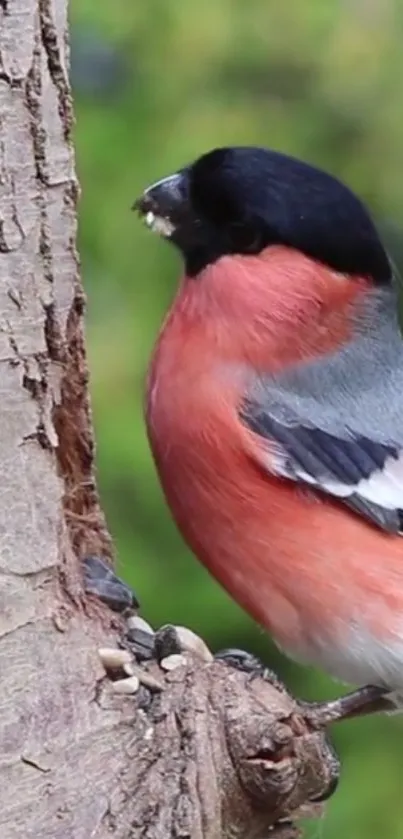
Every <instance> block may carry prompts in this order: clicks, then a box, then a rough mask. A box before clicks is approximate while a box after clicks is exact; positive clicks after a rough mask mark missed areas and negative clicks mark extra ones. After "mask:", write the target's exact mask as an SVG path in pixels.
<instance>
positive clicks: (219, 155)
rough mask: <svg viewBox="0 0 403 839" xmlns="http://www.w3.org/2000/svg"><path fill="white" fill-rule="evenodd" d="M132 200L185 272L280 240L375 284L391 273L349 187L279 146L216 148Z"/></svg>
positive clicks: (364, 212)
mask: <svg viewBox="0 0 403 839" xmlns="http://www.w3.org/2000/svg"><path fill="white" fill-rule="evenodd" d="M135 206H136V207H137V208H138V209H139V210H140V212H141V213H142V214H144V215H145V217H146V220H147V221H148V223H149V225H150V226H151V227H155V228H156V229H157V230H158V231H159V232H161V233H162V234H163V235H165V236H167V237H168V238H170V239H172V241H173V242H174V243H175V244H176V245H177V246H178V247H179V248H180V250H181V251H182V253H183V255H184V259H185V264H186V270H187V273H188V274H189V275H193V276H194V275H196V274H197V273H198V272H199V271H200V270H201V269H202V268H204V267H205V266H206V265H208V264H209V263H212V262H214V261H216V260H217V259H219V258H220V257H221V256H223V255H225V254H257V253H259V252H260V251H261V250H262V249H263V248H265V247H267V246H269V245H275V244H281V245H286V246H288V247H292V248H295V249H297V250H300V251H302V252H303V253H305V254H306V255H307V256H310V257H312V258H313V259H316V260H318V261H320V262H323V263H325V264H326V265H328V266H329V267H331V268H333V269H335V270H337V271H340V272H342V273H345V274H353V275H358V276H365V277H368V278H369V279H371V280H372V281H373V282H374V283H376V284H383V283H388V282H389V281H390V279H391V268H390V264H389V261H388V258H387V255H386V253H385V250H384V248H383V245H382V243H381V241H380V238H379V236H378V233H377V231H376V228H375V226H374V223H373V222H372V220H371V218H370V216H369V214H368V212H367V210H366V209H365V207H364V205H363V204H362V203H361V201H360V200H359V199H358V198H357V197H356V196H355V195H354V193H353V192H351V190H350V189H348V188H347V187H346V186H344V185H343V184H342V183H340V181H338V180H337V179H336V178H333V177H332V176H331V175H328V174H326V173H325V172H322V171H320V170H319V169H316V168H314V167H313V166H310V165H308V164H307V163H303V162H301V161H299V160H295V159H294V158H291V157H288V156H287V155H284V154H280V153H279V152H274V151H268V150H266V149H261V148H254V147H236V148H221V149H215V150H214V151H211V152H208V153H207V154H205V155H203V156H202V157H200V158H199V159H198V160H196V161H195V163H193V164H192V165H191V166H187V167H185V168H184V169H182V170H181V171H180V172H178V173H176V174H175V175H174V176H171V177H169V178H166V179H164V180H162V181H159V182H158V183H157V184H154V185H153V186H151V187H150V188H149V189H148V190H146V191H145V193H144V194H143V196H142V197H141V198H140V199H139V200H138V201H137V202H136V205H135ZM164 223H165V226H164Z"/></svg>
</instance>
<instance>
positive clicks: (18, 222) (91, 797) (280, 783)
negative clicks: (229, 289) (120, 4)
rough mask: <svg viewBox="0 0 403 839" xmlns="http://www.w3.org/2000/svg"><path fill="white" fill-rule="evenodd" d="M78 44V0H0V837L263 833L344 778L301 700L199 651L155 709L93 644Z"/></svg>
mask: <svg viewBox="0 0 403 839" xmlns="http://www.w3.org/2000/svg"><path fill="white" fill-rule="evenodd" d="M67 44H68V39H67V23H66V2H65V0H0V388H1V393H2V400H1V439H0V469H1V491H0V674H1V698H0V835H1V837H2V839H21V837H24V839H34V838H35V839H37V838H38V837H41V839H89V837H92V838H93V839H106V837H111V836H114V837H118V839H119V838H120V837H121V839H129V837H130V838H131V839H137V837H139V839H140V837H141V839H162V837H164V839H165V837H169V836H172V837H178V839H179V837H181V839H186V837H189V839H190V837H192V839H193V837H195V839H218V837H221V836H231V837H246V836H248V837H250V839H252V837H253V836H258V835H260V833H259V831H260V830H261V829H263V828H265V827H266V826H267V825H268V824H273V823H274V822H275V821H276V819H277V817H278V816H281V815H284V814H286V813H288V812H290V811H292V810H294V809H295V808H297V807H299V806H300V805H301V804H302V803H303V802H304V801H307V800H308V799H309V798H310V797H312V795H313V794H314V793H320V792H321V791H323V789H324V788H325V787H326V784H327V782H328V779H329V771H330V770H329V767H330V765H331V758H330V757H329V753H328V752H327V751H326V747H325V744H324V741H323V738H322V736H321V735H319V734H317V733H315V732H312V731H308V729H307V727H306V725H305V723H304V721H303V720H302V722H301V717H300V716H298V710H297V709H296V707H295V704H294V703H293V701H292V700H291V699H290V698H289V697H288V696H287V694H285V693H282V692H281V691H280V692H279V691H278V690H277V689H276V688H274V687H273V686H272V685H270V684H269V683H267V682H265V681H264V680H261V679H258V680H257V681H256V682H254V683H253V684H254V687H253V688H252V687H251V683H250V682H249V681H248V680H247V678H246V676H245V674H241V673H239V672H236V671H234V672H232V671H228V669H227V668H225V666H224V665H222V664H221V665H220V664H215V663H213V664H203V665H201V664H200V663H199V662H198V661H197V660H196V659H191V660H189V661H187V663H186V666H184V667H180V668H179V669H178V671H174V672H172V673H170V674H168V675H166V674H165V675H164V674H163V675H162V677H161V678H162V680H163V683H164V686H165V689H164V690H163V691H162V692H161V694H159V693H158V692H157V695H153V696H152V697H151V699H150V701H149V702H148V704H147V708H143V710H141V709H139V707H138V704H139V703H138V701H137V703H136V701H135V698H134V697H123V696H120V695H114V694H113V693H111V687H113V686H111V684H110V683H109V682H107V681H105V680H104V679H103V676H104V671H103V669H102V667H101V663H100V661H99V658H98V655H97V648H98V647H99V646H105V644H106V643H107V642H108V643H109V641H111V640H112V641H113V639H115V638H116V629H117V622H116V619H115V618H113V616H112V613H110V612H109V611H108V610H107V609H106V608H104V607H102V606H101V605H98V603H96V602H95V601H94V600H93V599H88V598H86V597H85V596H84V593H83V584H82V573H81V567H80V561H81V560H82V559H83V558H84V557H85V556H87V555H89V554H94V555H97V556H102V557H107V558H111V557H112V545H111V540H110V536H109V534H108V531H107V528H106V525H105V520H104V516H103V513H102V510H101V508H100V505H99V499H98V495H97V489H96V483H95V477H94V460H93V458H94V444H93V432H92V425H91V413H90V407H89V399H88V389H87V388H88V371H87V365H86V358H85V348H84V337H83V313H84V302H85V301H84V294H83V290H82V287H81V282H80V277H79V266H78V260H77V254H76V249H75V236H76V205H77V197H78V187H77V181H76V177H75V171H74V156H73V148H72V143H71V131H72V125H73V109H72V100H71V93H70V87H69V80H68V55H67V53H68V47H67ZM228 672H231V678H229V677H228ZM245 714H246V717H245ZM279 738H280V741H281V738H283V746H284V745H286V748H283V747H281V744H280V745H279V742H280V741H279ZM248 755H249V757H248ZM249 758H250V760H249ZM248 760H249V764H248ZM254 762H255V763H254ZM251 766H254V770H256V769H257V770H258V771H257V774H256V771H254V772H252V773H251ZM267 774H268V775H269V776H270V777H271V779H272V781H273V783H272V785H271V787H270V783H269V785H267V784H268V782H267V777H266V776H267ZM259 776H261V777H260V781H258V780H257V779H258V777H259ZM279 779H280V780H279ZM281 779H282V780H281ZM276 783H277V793H276ZM256 784H257V787H256ZM270 789H271V790H272V793H271V796H272V797H271V798H270V795H269V793H270ZM262 790H263V791H264V794H265V795H266V793H267V795H268V798H267V800H266V799H265V801H266V804H265V805H264V806H263V801H262V794H261V793H262ZM263 798H264V796H263ZM252 827H253V831H254V832H252ZM287 830H288V828H287Z"/></svg>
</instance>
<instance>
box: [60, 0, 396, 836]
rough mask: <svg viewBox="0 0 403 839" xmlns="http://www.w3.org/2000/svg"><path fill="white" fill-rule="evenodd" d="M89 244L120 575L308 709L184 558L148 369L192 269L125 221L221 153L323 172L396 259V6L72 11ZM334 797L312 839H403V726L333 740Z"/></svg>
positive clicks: (295, 675)
mask: <svg viewBox="0 0 403 839" xmlns="http://www.w3.org/2000/svg"><path fill="white" fill-rule="evenodd" d="M71 24H72V80H73V86H74V90H75V99H76V112H77V129H76V143H77V162H78V171H79V176H80V179H81V184H82V188H83V197H82V201H81V205H80V232H79V245H80V251H81V257H82V266H83V277H84V282H85V286H86V290H87V292H88V297H89V314H88V342H89V354H90V365H91V372H92V396H93V407H94V416H95V425H96V436H97V441H98V465H99V479H100V487H101V493H102V499H103V503H104V506H105V509H106V511H107V515H108V521H109V525H110V528H111V530H112V533H113V535H114V538H115V541H116V545H117V550H118V555H119V562H120V571H121V572H122V574H123V575H124V576H125V577H126V578H127V579H128V580H129V581H130V582H131V583H132V584H133V586H134V588H135V590H136V592H137V593H138V595H139V597H140V599H141V601H142V606H143V614H144V616H145V617H147V618H148V619H149V620H150V621H151V622H153V623H155V624H161V623H163V622H168V621H170V622H176V623H184V624H188V625H190V626H192V628H193V629H194V630H196V631H197V632H199V633H201V634H202V635H203V637H204V638H205V639H206V640H207V642H208V643H209V644H210V645H211V646H212V647H213V648H214V649H219V648H222V647H225V646H239V647H244V648H247V649H249V650H251V651H255V652H257V653H258V654H260V655H261V656H262V657H263V658H264V660H265V661H266V662H267V663H268V664H269V665H271V666H272V667H274V668H275V669H276V670H277V672H278V673H279V675H280V676H282V677H283V678H284V679H285V680H286V682H287V684H288V685H289V686H290V687H291V688H292V689H293V690H294V691H295V692H296V693H297V694H298V695H300V696H303V697H306V698H323V697H327V696H334V695H336V694H337V693H338V690H339V687H338V686H337V685H335V684H334V683H331V682H330V681H329V680H327V679H326V678H325V677H324V676H323V675H322V674H320V673H317V672H315V671H312V670H311V671H310V670H307V669H304V668H300V667H298V666H296V665H293V664H292V663H290V662H288V661H287V660H285V659H284V658H283V657H282V656H280V654H279V653H278V652H277V651H276V650H275V649H274V648H273V647H272V646H271V645H270V643H269V641H268V639H267V638H266V636H265V635H264V633H263V632H262V631H261V630H259V629H258V628H256V626H255V625H254V624H253V623H252V622H251V621H250V620H249V619H248V618H247V617H246V616H245V615H244V614H242V612H241V611H240V610H239V609H238V608H237V607H236V606H235V605H234V604H233V603H231V602H230V600H229V599H228V597H226V595H225V594H224V593H223V592H222V591H221V590H220V589H219V588H218V586H217V585H216V584H215V582H214V581H213V580H211V579H210V578H209V577H208V575H207V573H206V572H205V571H204V570H203V569H202V568H201V567H200V566H199V565H198V564H197V562H196V561H195V560H194V559H193V557H192V556H191V555H190V554H189V551H187V550H186V548H185V547H184V545H183V543H182V541H181V538H180V536H179V535H178V533H177V532H176V530H175V527H174V525H173V523H172V521H171V519H170V516H169V513H168V510H167V509H166V507H165V504H164V501H163V499H162V495H161V492H160V489H159V485H158V481H157V477H156V473H155V471H154V468H153V464H152V461H151V456H150V452H149V449H148V445H147V441H146V437H145V433H144V425H143V417H142V393H143V382H144V374H145V370H146V367H147V362H148V358H149V355H150V351H151V348H152V345H153V342H154V340H155V336H156V333H157V330H158V328H159V324H160V323H161V319H162V317H163V314H164V312H165V310H166V308H167V306H168V305H169V302H170V300H171V299H172V296H173V294H174V290H175V284H176V277H177V275H178V272H179V270H180V263H179V257H178V256H177V255H176V254H175V252H174V251H173V250H171V248H169V246H167V245H166V244H165V243H164V242H163V241H160V240H159V239H158V238H157V237H155V236H152V235H151V234H150V233H148V232H147V231H146V230H145V228H144V227H143V226H142V225H141V224H140V223H139V221H138V219H137V218H136V217H135V216H134V215H133V214H132V213H131V212H130V206H131V203H132V201H133V199H134V198H135V197H136V196H137V195H138V194H139V192H140V190H141V189H142V188H143V187H144V186H145V185H147V184H148V183H149V182H150V181H152V180H155V179H157V178H159V177H161V176H163V175H165V174H168V173H170V172H172V171H175V169H176V168H177V167H178V166H180V165H182V164H184V163H187V162H189V161H190V160H191V159H192V158H193V157H194V156H196V155H198V154H199V153H201V152H203V151H205V150H207V149H209V148H211V147H214V146H216V145H222V144H243V143H247V144H262V145H269V146H272V147H273V148H276V149H281V150H283V151H286V152H289V153H291V154H294V155H296V156H298V157H302V158H304V159H306V160H308V161H311V162H313V163H317V164H319V165H321V166H323V167H325V168H326V169H329V170H330V171H332V172H334V173H335V174H337V175H339V176H340V177H341V178H343V179H345V180H346V181H347V182H348V183H349V184H350V185H351V186H352V187H354V188H355V189H356V190H357V191H358V192H359V193H360V194H361V196H362V197H363V198H364V199H365V200H366V201H367V202H368V203H369V205H370V207H371V208H372V211H373V214H374V215H375V217H376V218H377V219H378V221H379V223H380V224H381V225H382V228H383V230H384V236H385V239H386V240H387V241H388V243H389V245H390V248H391V251H392V253H393V255H394V257H395V260H396V261H397V262H398V263H399V262H400V265H402V262H403V259H402V256H403V242H402V240H401V233H400V231H402V230H403V177H401V173H402V169H403V83H402V69H403V67H402V63H403V62H402V55H403V54H402V43H403V5H402V3H400V2H397V0H395V2H388V0H348V2H347V0H344V2H341V0H339V2H335V0H333V1H332V0H304V2H302V0H300V2H288V3H286V2H283V3H281V2H278V0H232V2H230V0H203V3H197V2H195V0H181V2H179V1H178V2H175V0H147V2H137V3H132V2H129V0H114V2H112V0H103V2H102V3H100V2H99V0H98V2H97V0H71ZM334 742H335V745H336V747H337V749H338V751H339V753H340V756H341V758H342V761H343V775H342V780H341V784H340V787H339V791H338V793H337V794H336V796H335V797H334V798H333V800H332V801H331V802H330V803H329V806H328V811H327V815H326V817H325V818H324V820H323V821H321V822H320V823H319V824H318V823H316V824H312V825H308V827H307V833H308V835H310V836H312V837H317V836H318V835H320V836H321V837H328V839H340V836H341V835H346V836H348V837H349V839H397V837H403V726H402V723H401V721H400V720H399V719H396V718H393V719H390V718H389V719H372V720H366V721H359V722H352V723H348V724H344V725H342V726H340V727H339V728H337V729H336V730H334Z"/></svg>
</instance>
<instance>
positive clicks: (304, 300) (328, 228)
mask: <svg viewBox="0 0 403 839" xmlns="http://www.w3.org/2000/svg"><path fill="white" fill-rule="evenodd" d="M135 206H136V208H137V209H138V211H139V212H140V214H141V216H142V217H143V218H144V220H145V222H146V224H147V225H148V227H150V228H151V229H152V230H154V231H156V232H157V233H159V234H161V236H162V237H164V238H165V239H168V240H169V241H170V242H172V243H173V244H174V245H175V246H176V247H177V248H178V249H179V251H180V253H181V255H182V259H183V265H184V270H183V276H182V279H181V280H180V283H179V289H178V291H177V293H176V297H175V299H174V302H173V304H172V307H171V309H170V311H169V312H168V314H167V316H166V319H165V322H164V324H163V326H162V329H161V331H160V334H159V337H158V340H157V343H156V346H155V349H154V352H153V357H152V360H151V365H150V369H149V375H148V383H147V395H146V407H145V414H146V424H147V430H148V436H149V440H150V444H151V449H152V453H153V457H154V460H155V463H156V467H157V471H158V474H159V478H160V481H161V484H162V488H163V491H164V494H165V497H166V500H167V502H168V505H169V507H170V510H171V512H172V515H173V517H174V519H175V521H176V523H177V526H178V527H179V530H180V531H181V533H182V535H183V537H184V539H185V541H186V542H187V544H188V546H189V547H190V548H191V550H192V551H193V552H194V553H195V555H196V556H197V557H198V559H199V560H200V561H201V562H202V563H203V564H204V565H205V566H206V568H207V569H208V570H209V572H210V573H211V574H212V575H213V576H214V577H215V578H216V579H217V580H218V581H219V583H220V584H221V585H222V586H223V587H224V588H225V589H226V590H227V591H228V592H229V594H230V595H231V596H232V597H233V598H234V599H235V600H236V601H237V602H238V603H239V604H240V605H241V606H242V607H243V608H244V609H245V610H246V611H247V612H249V613H250V615H252V616H253V618H254V619H255V620H256V621H257V622H258V623H259V624H261V625H262V626H263V627H265V628H266V629H267V630H268V632H269V633H270V634H271V636H272V637H273V639H274V641H275V642H276V643H277V645H278V646H279V647H280V648H281V649H282V650H284V651H285V652H286V653H287V654H288V655H290V656H291V657H292V658H293V659H295V660H297V661H301V662H306V663H310V664H313V665H315V666H319V667H322V668H324V669H326V670H327V671H328V672H329V673H330V674H332V675H333V676H334V677H336V678H337V679H339V680H342V681H344V682H347V683H350V684H354V685H356V686H359V688H358V689H357V690H354V691H353V692H351V693H350V694H348V695H347V696H344V697H342V698H340V699H339V700H334V701H333V703H328V704H327V708H328V710H329V717H331V716H332V714H333V718H335V719H336V718H337V719H338V718H343V717H346V716H349V715H350V716H351V715H354V714H356V713H361V712H363V713H365V712H367V711H371V710H380V709H390V708H393V707H395V706H398V705H399V692H400V696H401V697H402V701H403V540H402V539H401V534H402V530H403V454H402V447H403V342H402V338H401V334H400V331H399V324H398V317H397V287H396V279H395V277H394V272H393V270H392V268H391V263H390V261H389V259H388V256H387V253H386V251H385V248H384V246H383V244H382V242H381V239H380V237H379V235H378V232H377V230H376V227H375V225H374V223H373V221H372V220H371V217H370V215H369V213H368V212H367V210H366V208H365V206H364V205H363V204H362V203H361V201H360V200H359V199H358V198H357V197H356V196H355V195H354V193H353V192H351V191H350V189H349V188H347V187H346V186H344V185H343V184H342V183H341V182H340V181H339V180H337V179H336V178H334V177H332V176H331V175H329V174H326V173H325V172H323V171H320V170H319V169H317V168H314V167H312V166H311V165H308V164H307V163H303V162H301V161H299V160H296V159H293V158H291V157H288V156H286V155H284V154H280V153H278V152H275V151H270V150H266V149H263V148H254V147H233V148H218V149H215V150H213V151H210V152H208V153H206V154H204V155H203V156H202V157H200V158H199V159H197V160H196V161H195V162H194V163H192V164H191V165H187V166H184V167H183V168H182V169H180V170H179V171H178V172H176V173H175V174H173V175H170V176H169V177H165V178H163V179H162V180H159V181H158V182H156V183H154V184H153V185H152V186H150V187H149V188H148V189H146V190H145V191H144V193H143V194H142V195H141V197H140V198H139V199H138V200H137V201H136V203H135Z"/></svg>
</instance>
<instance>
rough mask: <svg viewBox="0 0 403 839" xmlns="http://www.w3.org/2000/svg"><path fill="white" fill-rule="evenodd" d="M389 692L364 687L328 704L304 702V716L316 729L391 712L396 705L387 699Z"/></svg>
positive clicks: (380, 688) (377, 687) (372, 687)
mask: <svg viewBox="0 0 403 839" xmlns="http://www.w3.org/2000/svg"><path fill="white" fill-rule="evenodd" d="M388 693H390V691H389V690H388V689H387V688H383V687H379V686H377V685H365V687H362V688H358V689H357V690H354V691H352V692H351V693H347V694H346V695H345V696H341V697H340V698H339V699H331V700H329V701H328V702H306V703H305V702H304V703H302V704H303V707H304V715H305V716H306V718H307V719H309V721H310V723H311V724H312V725H314V726H315V727H318V728H323V726H326V725H330V724H331V723H334V722H341V721H342V720H347V719H352V718H353V717H359V716H367V715H368V714H378V713H380V712H382V711H383V712H385V711H393V710H394V709H395V708H396V705H395V704H394V703H393V702H392V701H391V699H389V698H388Z"/></svg>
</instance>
